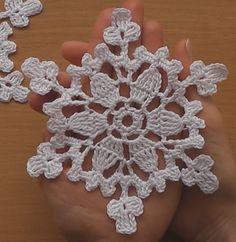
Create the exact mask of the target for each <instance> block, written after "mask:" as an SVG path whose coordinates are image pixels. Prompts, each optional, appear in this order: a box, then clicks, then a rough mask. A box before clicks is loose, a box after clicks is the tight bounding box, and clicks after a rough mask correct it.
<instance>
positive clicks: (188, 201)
mask: <svg viewBox="0 0 236 242" xmlns="http://www.w3.org/2000/svg"><path fill="white" fill-rule="evenodd" d="M190 95H191V96H192V97H196V93H195V91H194V90H193V91H192V92H191V93H190ZM198 99H200V98H199V97H198ZM201 101H202V102H203V104H204V110H203V111H202V112H201V113H200V115H199V116H200V117H201V118H202V119H204V120H205V121H206V124H207V128H206V129H205V130H203V136H204V137H205V140H206V144H205V147H204V149H203V153H204V154H210V155H211V156H212V157H213V158H214V160H215V166H214V173H215V174H216V175H217V177H218V178H219V180H220V189H219V191H217V192H216V193H215V194H213V195H204V194H203V193H202V192H201V191H200V190H199V189H197V188H194V189H189V188H185V190H184V192H183V197H182V201H181V203H180V207H179V209H178V211H177V213H176V217H175V219H174V221H173V225H172V229H173V230H174V231H175V232H177V233H178V234H179V235H180V236H181V237H182V238H184V239H185V240H187V241H191V240H192V239H193V238H194V239H195V240H196V241H205V240H207V241H208V240H209V239H212V240H213V241H222V238H219V237H218V238H217V232H216V231H217V230H219V226H220V227H221V224H222V223H226V224H227V223H228V222H229V221H231V220H232V218H233V217H234V216H235V214H234V212H233V211H234V210H235V208H234V207H235V204H234V201H235V199H236V188H235V174H236V166H235V161H234V158H233V155H232V152H231V150H230V146H229V142H228V140H227V137H226V135H225V132H224V127H223V121H222V117H221V114H220V112H219V110H218V109H217V108H216V106H215V105H214V104H213V103H212V100H210V99H203V98H201ZM201 152H202V151H201ZM198 153H199V152H196V151H192V152H191V156H193V157H196V156H197V155H198ZM206 218H207V219H206ZM186 231H188V233H186ZM212 236H215V237H212ZM210 241H211V240H210Z"/></svg>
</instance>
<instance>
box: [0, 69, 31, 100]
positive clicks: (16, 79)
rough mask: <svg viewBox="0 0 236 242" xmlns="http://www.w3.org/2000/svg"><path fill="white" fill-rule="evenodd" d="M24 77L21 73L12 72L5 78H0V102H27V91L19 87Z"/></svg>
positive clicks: (25, 88)
mask: <svg viewBox="0 0 236 242" xmlns="http://www.w3.org/2000/svg"><path fill="white" fill-rule="evenodd" d="M23 80H24V77H23V75H22V73H21V72H19V71H14V72H12V73H10V74H8V75H7V76H5V77H0V102H10V101H11V99H14V100H15V101H17V102H20V103H24V102H27V95H28V93H29V89H28V88H27V87H23V86H21V84H22V82H23Z"/></svg>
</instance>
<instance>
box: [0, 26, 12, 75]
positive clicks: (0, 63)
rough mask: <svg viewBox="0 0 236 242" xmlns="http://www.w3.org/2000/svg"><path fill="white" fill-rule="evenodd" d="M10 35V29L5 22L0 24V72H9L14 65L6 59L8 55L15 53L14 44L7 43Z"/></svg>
mask: <svg viewBox="0 0 236 242" xmlns="http://www.w3.org/2000/svg"><path fill="white" fill-rule="evenodd" d="M12 33H13V31H12V28H11V27H10V26H9V24H8V23H7V22H3V23H1V24H0V71H3V72H10V71H11V70H12V69H13V67H14V63H13V62H12V61H11V60H10V59H9V58H8V56H9V55H10V54H12V53H14V52H16V44H15V43H14V42H12V41H8V37H9V35H11V34H12Z"/></svg>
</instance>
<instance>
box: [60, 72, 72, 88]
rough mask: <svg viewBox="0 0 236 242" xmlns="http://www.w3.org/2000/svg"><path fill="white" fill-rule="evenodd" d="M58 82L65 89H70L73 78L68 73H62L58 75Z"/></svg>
mask: <svg viewBox="0 0 236 242" xmlns="http://www.w3.org/2000/svg"><path fill="white" fill-rule="evenodd" d="M57 79H58V82H59V83H60V84H61V85H62V86H63V87H65V88H69V87H70V85H71V78H70V76H69V74H68V73H66V72H60V73H59V75H58V78H57Z"/></svg>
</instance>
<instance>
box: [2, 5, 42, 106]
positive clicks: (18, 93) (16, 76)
mask: <svg viewBox="0 0 236 242" xmlns="http://www.w3.org/2000/svg"><path fill="white" fill-rule="evenodd" d="M4 7H5V11H3V12H0V20H1V19H6V18H9V19H10V22H11V24H12V25H13V26H14V27H17V28H23V27H26V26H28V24H29V18H28V17H29V16H32V15H35V14H38V13H40V12H41V11H42V4H41V2H40V1H38V0H5V1H4ZM12 34H13V29H12V28H11V27H10V25H9V24H8V23H7V22H5V21H4V22H1V23H0V71H2V72H5V73H10V72H11V71H12V70H13V68H14V63H13V61H11V60H10V59H9V55H10V54H13V53H15V52H16V44H15V43H14V42H12V41H9V40H8V38H9V36H10V35H12ZM23 79H24V78H23V75H22V74H21V73H20V72H19V71H14V72H12V73H10V74H9V75H6V76H0V102H10V101H11V100H12V99H13V100H15V101H17V102H20V103H24V102H27V95H28V93H29V89H28V88H27V87H23V86H22V85H21V84H22V82H23Z"/></svg>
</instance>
